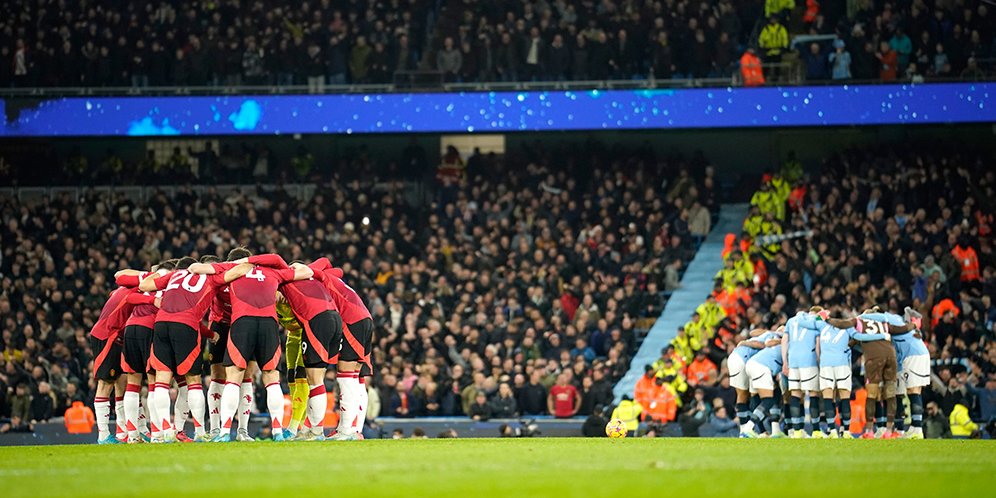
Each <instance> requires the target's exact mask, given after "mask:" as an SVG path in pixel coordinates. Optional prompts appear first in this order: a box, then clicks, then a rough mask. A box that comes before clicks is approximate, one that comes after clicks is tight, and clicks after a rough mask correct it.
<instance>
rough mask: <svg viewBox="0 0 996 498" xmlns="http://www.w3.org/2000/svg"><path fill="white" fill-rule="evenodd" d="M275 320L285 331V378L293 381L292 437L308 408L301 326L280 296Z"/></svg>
mask: <svg viewBox="0 0 996 498" xmlns="http://www.w3.org/2000/svg"><path fill="white" fill-rule="evenodd" d="M277 318H278V321H279V322H280V326H281V327H283V328H284V330H286V331H287V345H286V348H285V351H286V355H287V376H288V377H290V376H292V375H293V376H294V381H293V382H291V381H290V380H289V379H288V382H287V384H288V385H289V386H290V398H291V419H290V423H289V424H287V430H288V431H290V433H291V434H292V435H296V434H297V430H298V428H299V427H300V426H301V421H303V420H304V416H305V410H306V409H307V408H308V391H309V387H308V378H307V376H306V375H305V370H304V351H303V350H302V336H301V334H302V330H303V327H301V324H300V323H299V322H298V321H297V318H295V317H294V313H293V312H292V311H291V307H290V305H289V304H287V300H285V299H283V296H280V299H278V301H277Z"/></svg>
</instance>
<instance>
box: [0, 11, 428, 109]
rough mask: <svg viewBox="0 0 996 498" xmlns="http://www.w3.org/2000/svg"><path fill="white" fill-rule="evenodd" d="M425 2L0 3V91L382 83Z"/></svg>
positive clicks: (407, 62)
mask: <svg viewBox="0 0 996 498" xmlns="http://www.w3.org/2000/svg"><path fill="white" fill-rule="evenodd" d="M434 5H435V4H434V3H431V2H428V1H427V0H386V1H379V2H368V1H366V0H349V1H343V0H313V1H303V2H287V1H284V0H253V1H240V0H219V1H205V2H193V1H186V0H181V1H141V2H112V1H107V0H97V1H92V2H72V1H66V0H11V1H5V2H3V3H2V4H0V60H2V62H3V63H2V64H0V87H10V86H12V85H13V86H17V87H56V86H58V87H80V86H83V87H101V86H135V87H144V86H164V85H176V86H221V85H224V86H233V85H305V84H308V85H310V86H312V87H313V88H314V89H315V90H320V88H318V87H320V86H324V84H325V83H326V82H328V83H330V84H342V83H346V82H353V83H389V82H390V81H391V78H392V76H393V74H394V72H395V71H399V70H411V69H415V68H416V67H417V65H418V61H419V60H420V58H421V52H422V47H423V46H424V45H425V40H426V30H427V28H428V26H427V22H428V20H429V16H430V14H431V13H432V12H433V11H434Z"/></svg>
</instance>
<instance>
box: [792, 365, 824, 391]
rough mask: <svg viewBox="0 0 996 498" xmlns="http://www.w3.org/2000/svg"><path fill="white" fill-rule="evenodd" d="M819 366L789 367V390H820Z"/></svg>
mask: <svg viewBox="0 0 996 498" xmlns="http://www.w3.org/2000/svg"><path fill="white" fill-rule="evenodd" d="M819 377H820V369H819V367H801V368H789V379H788V380H789V391H818V390H819V389H820V378H819Z"/></svg>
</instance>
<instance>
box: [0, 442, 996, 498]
mask: <svg viewBox="0 0 996 498" xmlns="http://www.w3.org/2000/svg"><path fill="white" fill-rule="evenodd" d="M994 484H996V444H994V443H992V442H989V441H930V440H928V441H904V440H897V441H862V440H856V441H819V440H736V439H732V440H730V439H726V440H718V439H623V440H609V439H556V438H547V439H464V440H461V439H456V440H452V439H432V440H403V441H390V440H380V441H362V442H352V443H331V442H327V443H282V444H275V443H230V444H187V445H181V444H172V445H155V446H153V445H139V446H127V445H114V446H33V447H4V448H0V495H2V496H4V497H7V498H13V497H19V496H29V497H33V498H37V497H41V496H57V495H63V496H64V495H76V496H116V497H117V496H169V497H171V498H180V497H186V496H206V495H209V494H211V495H214V496H233V495H239V494H241V495H243V496H247V497H252V498H257V497H271V498H284V497H288V498H289V497H292V496H293V497H301V498H305V497H307V498H310V497H335V496H347V497H350V498H368V497H375V496H420V497H421V496H426V497H437V496H461V497H472V498H483V497H488V496H500V497H508V498H518V497H522V496H545V497H556V498H564V497H568V496H577V497H596V496H623V497H627V498H631V497H633V496H655V497H672V496H689V495H695V496H703V497H704V496H720V495H722V496H750V497H752V498H766V497H768V498H781V497H783V496H784V497H790V496H791V497H796V496H800V497H801V496H833V497H841V496H878V497H881V496H942V495H943V496H962V497H970V498H974V497H982V496H992V495H991V494H990V493H992V490H993V486H994ZM865 490H868V491H870V493H868V492H865Z"/></svg>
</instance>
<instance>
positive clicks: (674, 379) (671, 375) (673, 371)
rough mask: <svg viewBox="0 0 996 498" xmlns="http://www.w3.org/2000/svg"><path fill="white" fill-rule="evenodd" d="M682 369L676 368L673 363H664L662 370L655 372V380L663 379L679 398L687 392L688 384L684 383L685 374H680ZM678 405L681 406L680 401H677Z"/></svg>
mask: <svg viewBox="0 0 996 498" xmlns="http://www.w3.org/2000/svg"><path fill="white" fill-rule="evenodd" d="M683 370H684V369H683V368H678V367H677V366H675V365H674V364H673V363H666V365H665V366H664V368H662V369H660V370H658V371H657V378H658V379H664V382H665V383H666V384H667V385H669V386H671V389H672V390H673V391H674V393H675V394H676V395H678V396H681V395H682V394H684V393H685V391H688V383H687V382H686V381H685V374H684V373H682V371H683ZM677 403H678V405H679V406H680V405H681V399H679V400H678V401H677Z"/></svg>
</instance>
